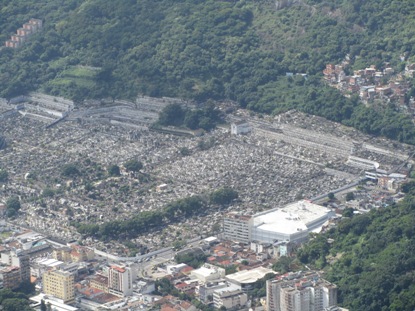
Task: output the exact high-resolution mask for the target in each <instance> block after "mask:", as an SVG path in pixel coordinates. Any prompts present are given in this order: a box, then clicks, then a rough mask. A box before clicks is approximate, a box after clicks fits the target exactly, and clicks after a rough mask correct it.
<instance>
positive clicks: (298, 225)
mask: <svg viewBox="0 0 415 311" xmlns="http://www.w3.org/2000/svg"><path fill="white" fill-rule="evenodd" d="M330 212H331V211H330V209H328V208H326V207H323V206H320V205H317V204H313V203H311V202H308V201H304V200H303V201H299V202H295V203H292V204H289V205H286V206H284V207H282V208H280V209H276V210H272V211H270V212H269V213H261V214H259V215H257V216H255V218H254V227H256V228H257V229H260V230H263V231H271V232H280V233H285V234H292V233H295V232H298V231H306V230H308V229H309V228H308V225H309V224H310V223H312V222H313V221H315V220H317V219H319V218H321V217H324V216H325V215H327V214H329V213H330Z"/></svg>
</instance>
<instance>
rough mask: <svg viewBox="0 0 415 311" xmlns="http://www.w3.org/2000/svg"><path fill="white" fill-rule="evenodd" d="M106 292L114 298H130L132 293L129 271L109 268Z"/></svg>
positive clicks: (128, 269)
mask: <svg viewBox="0 0 415 311" xmlns="http://www.w3.org/2000/svg"><path fill="white" fill-rule="evenodd" d="M108 292H109V293H110V294H113V295H115V296H119V297H124V296H130V295H132V293H133V281H132V274H131V269H130V268H128V267H119V266H111V267H110V268H109V270H108Z"/></svg>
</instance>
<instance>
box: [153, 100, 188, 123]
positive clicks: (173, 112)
mask: <svg viewBox="0 0 415 311" xmlns="http://www.w3.org/2000/svg"><path fill="white" fill-rule="evenodd" d="M185 115H186V112H185V110H184V109H183V108H182V106H181V105H179V104H170V105H167V106H166V107H164V108H163V110H162V111H161V112H160V115H159V120H158V123H159V124H161V125H175V126H180V125H182V124H183V121H184V118H185Z"/></svg>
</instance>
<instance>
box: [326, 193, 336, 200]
mask: <svg viewBox="0 0 415 311" xmlns="http://www.w3.org/2000/svg"><path fill="white" fill-rule="evenodd" d="M327 197H328V198H329V200H330V201H333V200H334V199H335V198H336V196H335V195H334V193H333V192H330V193H329V194H328V195H327Z"/></svg>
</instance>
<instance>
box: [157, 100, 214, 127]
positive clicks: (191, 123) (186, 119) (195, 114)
mask: <svg viewBox="0 0 415 311" xmlns="http://www.w3.org/2000/svg"><path fill="white" fill-rule="evenodd" d="M221 122H222V118H221V113H220V111H219V110H218V109H216V108H215V106H214V104H213V103H212V102H210V103H207V104H206V105H205V106H204V107H203V108H197V109H185V108H183V107H182V106H181V105H179V104H171V105H167V106H166V107H165V108H164V109H163V110H162V111H161V112H160V114H159V119H158V122H157V125H166V126H168V125H173V126H179V127H187V128H189V129H191V130H196V129H200V128H201V129H204V130H206V131H209V130H211V129H213V128H214V127H215V126H216V125H217V124H219V123H221Z"/></svg>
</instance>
